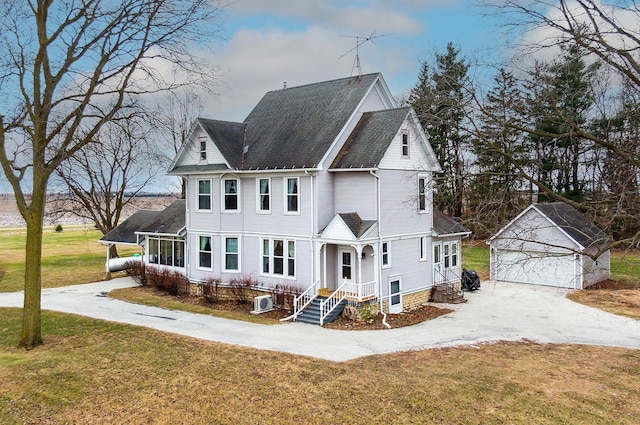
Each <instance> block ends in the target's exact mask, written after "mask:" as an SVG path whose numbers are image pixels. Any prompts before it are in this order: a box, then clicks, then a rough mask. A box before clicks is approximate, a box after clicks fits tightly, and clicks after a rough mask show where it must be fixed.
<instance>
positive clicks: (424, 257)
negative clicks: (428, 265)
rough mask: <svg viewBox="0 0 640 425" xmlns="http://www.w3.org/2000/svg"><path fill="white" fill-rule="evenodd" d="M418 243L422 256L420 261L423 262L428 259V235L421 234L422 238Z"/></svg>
mask: <svg viewBox="0 0 640 425" xmlns="http://www.w3.org/2000/svg"><path fill="white" fill-rule="evenodd" d="M418 243H419V244H420V257H419V261H420V262H421V263H423V262H425V261H427V258H428V250H427V246H428V240H427V237H426V236H420V238H419V239H418Z"/></svg>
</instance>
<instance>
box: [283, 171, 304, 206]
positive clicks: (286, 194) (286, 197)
mask: <svg viewBox="0 0 640 425" xmlns="http://www.w3.org/2000/svg"><path fill="white" fill-rule="evenodd" d="M289 180H296V189H297V192H296V193H295V194H293V195H291V194H289ZM289 196H295V197H296V210H295V211H290V210H289ZM284 213H285V214H286V215H300V177H285V178H284Z"/></svg>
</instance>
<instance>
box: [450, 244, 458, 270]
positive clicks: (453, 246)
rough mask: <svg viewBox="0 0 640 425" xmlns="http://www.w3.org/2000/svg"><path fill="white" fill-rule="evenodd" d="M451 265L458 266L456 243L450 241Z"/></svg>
mask: <svg viewBox="0 0 640 425" xmlns="http://www.w3.org/2000/svg"><path fill="white" fill-rule="evenodd" d="M451 267H458V243H457V242H452V243H451Z"/></svg>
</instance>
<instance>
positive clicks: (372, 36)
mask: <svg viewBox="0 0 640 425" xmlns="http://www.w3.org/2000/svg"><path fill="white" fill-rule="evenodd" d="M388 35H391V34H381V35H376V30H373V31H372V32H371V34H369V36H361V35H341V36H340V37H345V38H355V39H356V41H355V42H356V45H355V46H354V47H353V48H352V49H350V50H347V51H346V52H344V53H343V54H342V56H340V58H339V59H341V58H343V57H345V56H346V55H348V54H349V53H351V52H353V51H355V52H356V57H355V59H354V61H353V65H352V66H351V75H350V76H349V81H351V78H352V77H354V75H353V71H354V70H357V72H358V75H356V76H355V81H358V80H359V79H360V77H361V76H362V67H361V66H360V46H362V45H363V44H365V43H368V42H371V43H372V44H376V43H375V41H373V40H375V39H376V38H380V37H386V36H388Z"/></svg>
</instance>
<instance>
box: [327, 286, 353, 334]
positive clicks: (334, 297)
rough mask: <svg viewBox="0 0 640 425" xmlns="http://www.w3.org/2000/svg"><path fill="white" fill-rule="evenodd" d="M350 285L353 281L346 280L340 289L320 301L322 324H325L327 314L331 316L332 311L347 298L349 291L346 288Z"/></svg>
mask: <svg viewBox="0 0 640 425" xmlns="http://www.w3.org/2000/svg"><path fill="white" fill-rule="evenodd" d="M349 285H352V283H351V282H347V281H346V280H345V281H344V282H342V285H340V287H338V289H336V290H335V291H333V293H332V294H331V295H329V296H328V297H327V299H325V300H324V301H321V302H320V326H322V325H323V324H324V319H326V318H327V316H329V315H330V314H331V312H332V311H333V310H334V309H335V308H336V307H338V305H340V303H341V302H342V301H344V299H345V298H347V295H349V293H348V292H347V289H346V288H348V287H349Z"/></svg>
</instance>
